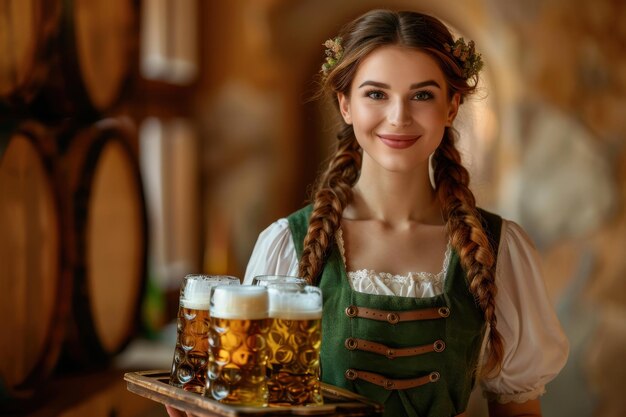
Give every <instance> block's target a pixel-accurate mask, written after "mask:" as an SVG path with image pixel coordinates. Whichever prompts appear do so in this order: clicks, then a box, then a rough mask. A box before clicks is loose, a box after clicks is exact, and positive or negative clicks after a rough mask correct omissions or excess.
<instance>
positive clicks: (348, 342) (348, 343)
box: [345, 337, 357, 350]
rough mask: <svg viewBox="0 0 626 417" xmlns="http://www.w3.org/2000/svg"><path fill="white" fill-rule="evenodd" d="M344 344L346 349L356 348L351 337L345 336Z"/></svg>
mask: <svg viewBox="0 0 626 417" xmlns="http://www.w3.org/2000/svg"><path fill="white" fill-rule="evenodd" d="M345 346H346V349H348V350H354V349H356V346H357V343H356V340H354V339H353V338H351V337H349V338H347V339H346V342H345Z"/></svg>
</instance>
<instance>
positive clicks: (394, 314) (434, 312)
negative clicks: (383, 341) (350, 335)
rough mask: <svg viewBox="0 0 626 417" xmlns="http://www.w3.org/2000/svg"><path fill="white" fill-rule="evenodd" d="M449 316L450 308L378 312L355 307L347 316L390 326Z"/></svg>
mask: <svg viewBox="0 0 626 417" xmlns="http://www.w3.org/2000/svg"><path fill="white" fill-rule="evenodd" d="M449 315H450V309H449V308H448V307H434V308H424V309H421V310H408V311H387V310H376V309H373V308H365V307H358V306H355V305H351V306H348V307H347V308H346V316H348V317H350V318H353V317H359V318H362V319H369V320H377V321H386V322H388V323H389V324H396V323H399V322H401V321H414V320H433V319H443V318H446V317H448V316H449Z"/></svg>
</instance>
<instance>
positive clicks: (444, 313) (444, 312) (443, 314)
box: [437, 307, 450, 317]
mask: <svg viewBox="0 0 626 417" xmlns="http://www.w3.org/2000/svg"><path fill="white" fill-rule="evenodd" d="M437 312H438V313H439V315H440V316H441V317H448V316H449V315H450V309H449V308H448V307H439V310H437Z"/></svg>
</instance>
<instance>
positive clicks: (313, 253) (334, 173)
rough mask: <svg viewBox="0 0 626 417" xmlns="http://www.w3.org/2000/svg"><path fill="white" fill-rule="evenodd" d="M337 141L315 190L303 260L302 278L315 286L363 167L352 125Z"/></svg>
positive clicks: (343, 129)
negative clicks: (335, 149) (333, 152)
mask: <svg viewBox="0 0 626 417" xmlns="http://www.w3.org/2000/svg"><path fill="white" fill-rule="evenodd" d="M337 138H338V139H339V142H338V144H337V151H336V152H335V154H334V156H333V157H332V159H331V160H330V162H329V164H328V168H327V169H326V171H325V172H324V173H323V174H322V175H321V177H320V179H319V181H318V183H317V184H316V186H315V189H314V196H313V211H312V213H311V217H310V219H309V228H308V230H307V233H306V237H305V238H304V250H303V251H302V257H301V259H300V266H299V275H300V276H302V277H304V278H306V280H307V281H308V282H309V283H310V284H313V285H314V284H316V283H317V282H318V280H319V274H320V272H321V269H322V265H323V263H324V261H325V260H326V256H327V255H328V249H329V248H330V247H331V245H332V243H333V241H334V236H335V232H336V231H337V229H338V228H339V224H340V222H341V216H342V214H343V210H344V208H345V207H346V205H347V204H348V202H349V201H350V200H351V199H352V186H353V185H354V183H355V182H356V180H357V179H358V176H359V169H360V166H361V152H360V147H359V144H358V143H357V141H356V138H355V137H354V131H353V129H352V126H350V125H347V124H344V126H343V128H342V130H341V131H340V132H339V133H338V134H337Z"/></svg>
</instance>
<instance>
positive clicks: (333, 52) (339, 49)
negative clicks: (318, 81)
mask: <svg viewBox="0 0 626 417" xmlns="http://www.w3.org/2000/svg"><path fill="white" fill-rule="evenodd" d="M322 45H324V46H325V47H326V62H324V63H323V64H322V69H321V72H322V74H323V75H324V77H326V76H327V75H328V74H329V73H330V71H331V70H332V69H333V67H334V66H335V65H337V62H339V60H340V59H341V56H342V55H343V46H341V37H339V36H337V37H336V38H334V39H328V40H327V41H326V42H324V43H323V44H322Z"/></svg>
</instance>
